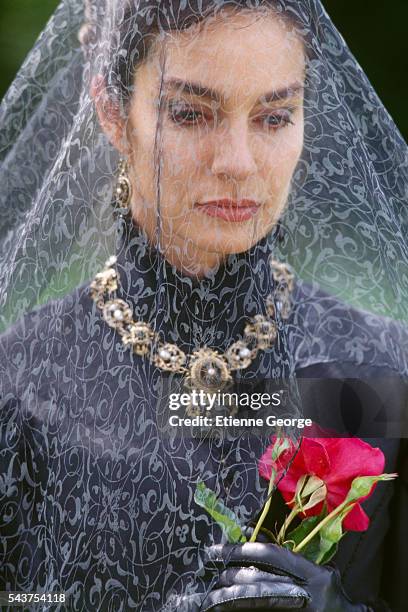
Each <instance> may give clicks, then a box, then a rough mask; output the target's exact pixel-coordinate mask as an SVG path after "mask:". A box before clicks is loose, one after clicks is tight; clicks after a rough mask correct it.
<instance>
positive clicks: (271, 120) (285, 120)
mask: <svg viewBox="0 0 408 612" xmlns="http://www.w3.org/2000/svg"><path fill="white" fill-rule="evenodd" d="M293 110H294V109H279V110H276V111H273V112H271V113H262V114H261V115H258V116H257V117H255V120H256V122H257V123H260V124H261V125H262V126H263V127H265V128H268V129H273V130H277V129H279V128H283V127H286V126H288V125H294V123H293V121H292V114H293Z"/></svg>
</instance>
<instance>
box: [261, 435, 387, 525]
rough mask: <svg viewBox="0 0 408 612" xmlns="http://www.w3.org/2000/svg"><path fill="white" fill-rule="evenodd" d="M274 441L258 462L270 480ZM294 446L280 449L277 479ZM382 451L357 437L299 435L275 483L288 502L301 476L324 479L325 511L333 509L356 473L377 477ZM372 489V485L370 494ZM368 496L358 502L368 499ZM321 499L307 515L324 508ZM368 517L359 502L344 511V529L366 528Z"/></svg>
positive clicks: (381, 467) (274, 438)
mask: <svg viewBox="0 0 408 612" xmlns="http://www.w3.org/2000/svg"><path fill="white" fill-rule="evenodd" d="M275 440H276V437H275V436H273V438H272V444H271V446H269V447H268V449H267V451H266V452H265V453H264V454H263V455H262V457H261V459H260V462H259V473H260V474H261V476H263V478H266V479H267V480H270V478H271V473H272V469H271V468H272V462H271V449H272V446H273V444H274V442H275ZM295 449H296V446H295V444H294V443H291V444H290V448H288V449H287V450H285V451H283V453H282V454H281V455H280V457H279V459H278V460H277V461H276V463H275V464H274V468H275V470H276V472H277V476H276V478H277V480H279V478H280V477H281V475H282V473H283V472H284V470H285V468H286V467H287V465H288V464H289V463H290V460H291V459H292V457H293V453H294V450H295ZM384 463H385V460H384V454H383V452H382V451H381V450H380V449H379V448H373V447H372V446H370V444H367V443H366V442H363V440H360V439H359V438H307V437H304V438H302V442H301V445H300V449H299V451H298V453H297V454H296V456H295V458H294V459H293V461H292V463H291V465H290V467H289V469H288V472H287V473H286V474H285V476H284V477H283V478H282V479H281V480H280V481H279V482H278V489H279V491H280V492H281V494H282V496H283V498H284V500H285V501H286V503H288V504H289V505H291V504H290V502H291V501H292V500H293V497H294V494H295V490H296V485H297V482H298V480H299V478H301V477H302V476H304V475H305V474H307V475H314V476H317V477H318V478H320V479H321V480H323V482H324V483H325V485H326V488H327V497H326V502H325V503H326V504H327V508H328V512H329V513H330V512H332V510H334V509H335V508H337V507H338V506H339V505H340V504H341V503H342V502H343V501H344V499H345V498H346V495H347V493H348V492H349V490H350V487H351V483H352V482H353V480H354V479H355V478H357V476H378V475H379V474H382V472H383V470H384ZM373 490H374V486H373V487H372V489H371V491H370V493H369V495H371V493H372V492H373ZM369 495H366V496H365V497H362V498H361V499H360V500H359V501H363V500H364V499H367V497H369ZM323 503H324V502H321V503H319V504H317V505H316V506H314V507H313V508H310V509H309V510H306V511H305V513H304V514H305V515H306V516H315V515H318V514H320V512H321V511H322V508H323ZM369 524H370V520H369V518H368V516H367V514H366V513H365V512H364V510H363V509H362V507H361V506H360V503H357V504H356V505H355V506H354V508H353V509H352V510H351V511H350V512H349V513H348V514H347V516H346V517H345V519H344V523H343V525H344V528H345V529H346V530H349V531H365V530H366V529H368V526H369Z"/></svg>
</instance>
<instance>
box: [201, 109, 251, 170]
mask: <svg viewBox="0 0 408 612" xmlns="http://www.w3.org/2000/svg"><path fill="white" fill-rule="evenodd" d="M211 170H212V173H213V174H215V175H217V176H223V177H226V178H233V179H236V180H244V179H246V178H248V177H249V176H250V175H251V174H254V173H255V172H256V170H257V166H256V163H255V160H254V157H253V154H252V151H251V149H250V146H249V142H248V126H247V122H246V121H239V120H236V121H230V122H229V123H228V125H226V126H223V129H222V130H220V132H219V133H218V134H217V135H216V142H215V146H214V157H213V162H212V168H211Z"/></svg>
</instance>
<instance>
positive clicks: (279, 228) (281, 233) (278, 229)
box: [276, 221, 285, 243]
mask: <svg viewBox="0 0 408 612" xmlns="http://www.w3.org/2000/svg"><path fill="white" fill-rule="evenodd" d="M276 236H277V238H278V242H279V243H282V242H284V241H285V230H284V228H283V226H282V223H281V222H280V221H278V223H277V224H276Z"/></svg>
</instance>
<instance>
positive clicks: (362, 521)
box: [343, 504, 370, 531]
mask: <svg viewBox="0 0 408 612" xmlns="http://www.w3.org/2000/svg"><path fill="white" fill-rule="evenodd" d="M369 525H370V519H369V518H368V516H367V514H366V513H365V512H364V510H363V509H362V507H361V506H360V504H356V505H355V506H354V508H353V509H352V510H351V511H350V512H349V513H348V514H347V516H346V518H345V519H344V521H343V526H344V529H346V530H347V531H367V529H368V527H369Z"/></svg>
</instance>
